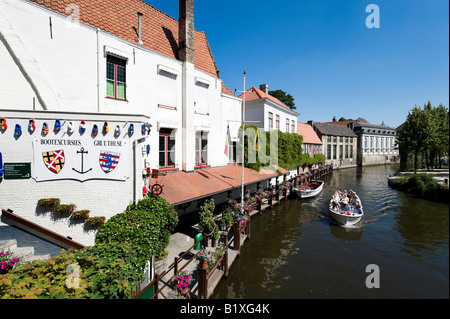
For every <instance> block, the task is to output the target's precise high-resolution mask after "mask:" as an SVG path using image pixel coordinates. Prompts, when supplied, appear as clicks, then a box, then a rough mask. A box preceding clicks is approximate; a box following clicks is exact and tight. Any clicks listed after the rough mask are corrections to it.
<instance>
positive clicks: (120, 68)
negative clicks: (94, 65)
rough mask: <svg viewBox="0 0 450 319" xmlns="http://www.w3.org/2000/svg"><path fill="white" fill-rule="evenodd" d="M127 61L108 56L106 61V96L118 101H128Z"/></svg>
mask: <svg viewBox="0 0 450 319" xmlns="http://www.w3.org/2000/svg"><path fill="white" fill-rule="evenodd" d="M125 65H126V61H125V60H122V59H119V58H116V57H113V56H108V57H107V59H106V96H107V97H110V98H113V99H118V100H125V99H126V94H125V91H126V76H125V75H126V74H125Z"/></svg>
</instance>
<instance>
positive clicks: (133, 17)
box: [29, 0, 217, 77]
mask: <svg viewBox="0 0 450 319" xmlns="http://www.w3.org/2000/svg"><path fill="white" fill-rule="evenodd" d="M29 1H31V2H35V3H37V4H39V5H42V6H45V7H47V8H49V9H51V10H53V11H56V12H59V13H61V14H64V15H70V14H71V13H72V11H71V10H67V11H66V8H70V7H69V5H77V6H78V8H79V14H80V21H82V22H84V23H86V24H89V25H91V26H93V27H96V28H99V29H101V30H104V31H107V32H110V33H112V34H114V35H117V36H119V37H121V38H124V39H126V40H128V41H131V42H135V43H137V42H138V34H137V29H138V14H137V13H138V12H141V13H142V14H143V18H142V40H143V41H144V44H143V46H144V47H146V48H148V49H151V50H154V51H157V52H159V53H162V54H164V55H166V56H168V57H171V58H174V59H178V21H177V20H175V19H174V18H172V17H170V16H168V15H167V14H165V13H163V12H162V11H159V10H158V9H156V8H154V7H152V6H151V5H149V4H148V3H146V2H144V1H143V0H114V1H111V0H52V1H45V0H29ZM194 43H195V61H194V65H195V67H196V68H197V69H199V70H202V71H204V72H206V73H208V74H210V75H212V76H214V77H217V68H216V64H215V61H214V57H213V56H212V54H211V51H210V49H209V44H208V40H207V38H206V35H205V34H204V32H200V31H197V30H195V33H194Z"/></svg>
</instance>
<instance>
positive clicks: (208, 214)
mask: <svg viewBox="0 0 450 319" xmlns="http://www.w3.org/2000/svg"><path fill="white" fill-rule="evenodd" d="M214 209H215V204H214V199H210V200H206V201H205V204H204V205H203V206H201V207H200V214H199V215H200V222H199V224H198V226H199V231H200V232H201V233H203V234H206V236H208V237H209V236H211V237H212V238H213V239H214V240H215V239H218V238H219V236H220V231H219V226H218V225H217V224H216V221H215V220H214Z"/></svg>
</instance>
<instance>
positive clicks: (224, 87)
mask: <svg viewBox="0 0 450 319" xmlns="http://www.w3.org/2000/svg"><path fill="white" fill-rule="evenodd" d="M222 93H224V94H228V95H232V96H236V95H234V93H233V91H231V90H230V89H229V88H228V87H227V86H226V85H225V84H223V82H222Z"/></svg>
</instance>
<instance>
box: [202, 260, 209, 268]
mask: <svg viewBox="0 0 450 319" xmlns="http://www.w3.org/2000/svg"><path fill="white" fill-rule="evenodd" d="M202 269H208V262H207V261H206V260H205V261H202Z"/></svg>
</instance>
